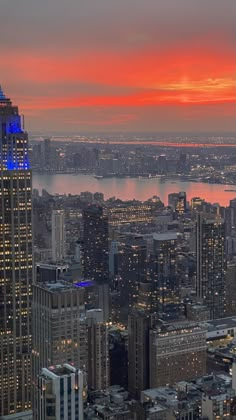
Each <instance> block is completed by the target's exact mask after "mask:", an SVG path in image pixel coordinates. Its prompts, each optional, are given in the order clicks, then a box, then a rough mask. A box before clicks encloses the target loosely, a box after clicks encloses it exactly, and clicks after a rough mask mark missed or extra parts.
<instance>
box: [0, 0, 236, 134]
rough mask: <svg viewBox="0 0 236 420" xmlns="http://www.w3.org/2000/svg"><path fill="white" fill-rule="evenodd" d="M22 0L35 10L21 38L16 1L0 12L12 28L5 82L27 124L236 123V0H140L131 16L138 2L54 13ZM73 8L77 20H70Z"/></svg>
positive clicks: (5, 51) (148, 127)
mask: <svg viewBox="0 0 236 420" xmlns="http://www.w3.org/2000/svg"><path fill="white" fill-rule="evenodd" d="M23 1H24V3H25V4H27V5H28V8H29V12H28V11H27V10H26V16H25V15H22V16H21V18H22V19H23V21H22V23H24V19H25V21H26V20H27V19H26V18H27V17H28V18H29V16H27V13H29V15H30V17H31V20H32V22H31V21H29V25H28V26H24V25H23V26H22V33H21V35H20V36H21V37H22V39H21V38H20V37H19V40H17V43H19V45H18V46H15V45H14V42H11V38H12V37H10V40H9V39H7V35H8V36H9V33H8V30H7V28H6V25H5V20H4V16H5V19H6V17H7V16H8V14H10V8H9V6H7V5H5V14H4V13H3V15H2V16H3V18H2V19H1V16H0V26H2V27H3V28H4V29H5V32H4V30H3V33H5V35H6V36H5V39H4V37H3V38H2V39H1V40H0V47H1V56H0V64H1V80H0V82H1V83H2V84H3V88H4V90H5V91H6V93H7V95H9V96H11V97H12V98H13V99H14V103H17V104H18V105H19V106H20V108H21V111H22V112H23V113H24V114H25V116H26V118H27V127H29V130H31V131H37V130H40V129H41V128H45V129H46V130H53V129H55V131H56V130H57V131H60V130H61V131H68V132H69V131H75V130H78V131H86V130H89V131H97V130H100V129H102V130H104V131H106V130H115V131H117V130H119V131H226V132H227V131H228V132H232V131H235V129H236V122H235V118H234V117H235V112H236V107H235V101H236V74H235V73H236V72H235V69H236V54H235V36H236V31H235V28H234V25H233V21H234V17H236V7H235V2H234V0H226V1H225V2H224V5H222V2H220V1H219V0H206V1H205V8H203V9H202V11H201V10H200V6H199V9H196V7H195V1H194V0H188V1H187V0H179V5H180V8H177V5H176V2H175V1H174V0H166V2H165V5H161V4H159V5H158V4H157V3H158V2H154V1H153V0H148V1H147V3H148V4H147V7H148V6H149V10H148V8H147V10H145V8H144V7H143V5H142V2H141V1H139V0H136V1H137V2H138V5H137V10H135V9H133V10H132V12H131V9H127V17H126V16H125V17H124V16H123V14H122V13H123V9H122V7H124V6H125V4H129V5H130V7H131V6H133V7H134V0H128V3H125V2H124V0H121V1H120V5H118V4H116V5H110V6H109V7H110V8H109V10H108V9H107V8H108V4H110V2H109V1H108V0H100V1H101V7H102V8H101V10H100V9H99V8H98V6H97V8H96V6H95V5H94V4H92V3H91V1H90V0H88V2H87V3H86V4H87V5H83V7H82V4H80V7H81V8H82V10H83V13H84V14H85V15H86V16H85V17H84V18H83V19H82V18H81V19H80V15H79V12H81V10H80V7H79V6H78V5H77V3H76V1H75V0H69V3H70V6H71V8H72V10H71V12H68V16H63V14H62V13H60V9H58V11H56V17H55V16H54V15H53V13H52V11H53V5H54V2H55V1H56V0H51V3H50V10H49V11H48V16H47V13H46V11H43V4H42V7H41V8H40V5H37V6H36V5H32V4H30V0H23ZM44 1H45V0H42V3H44ZM57 1H59V3H60V4H61V5H63V4H64V3H63V2H64V0H57ZM213 3H214V8H212V4H213ZM181 5H182V12H183V15H181ZM94 8H95V10H93V9H94ZM16 9H17V6H16ZM105 10H108V11H107V14H106V13H105ZM3 12H4V6H3ZM72 12H73V13H74V14H75V12H77V14H78V15H77V16H78V22H80V25H78V26H73V24H71V25H70V22H73V19H74V16H72V15H73V13H72ZM141 12H142V13H141ZM234 12H235V14H233V13H234ZM17 13H19V14H20V13H22V12H21V11H20V9H19V8H18V10H16V12H15V14H14V16H12V19H13V21H16V17H17ZM155 13H156V17H157V24H156V25H155V20H154V19H153V16H152V14H153V15H154V16H155ZM174 13H175V15H176V16H175V15H174ZM204 14H206V16H205V15H204ZM159 15H160V16H159ZM36 17H37V21H36V20H35V19H36ZM63 19H64V20H63ZM1 20H2V21H1ZM162 21H163V22H162ZM86 22H87V27H86ZM15 23H16V22H15ZM60 24H61V25H62V26H63V27H64V31H61V33H60V28H59V26H60ZM11 28H13V33H14V25H12V26H11ZM50 28H51V29H50ZM199 28H201V30H199ZM15 30H16V32H17V23H16V29H15ZM31 38H32V40H31ZM4 40H5V42H4ZM47 41H48V42H47ZM3 58H4V59H3Z"/></svg>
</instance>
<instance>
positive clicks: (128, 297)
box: [118, 236, 147, 323]
mask: <svg viewBox="0 0 236 420" xmlns="http://www.w3.org/2000/svg"><path fill="white" fill-rule="evenodd" d="M118 273H119V286H118V288H119V292H120V303H121V308H120V316H121V321H122V322H125V323H127V320H128V311H129V310H130V309H131V308H132V307H133V306H134V304H135V303H136V302H137V297H138V291H139V283H141V282H144V281H145V280H146V275H147V244H146V242H145V241H144V240H143V239H142V238H140V237H139V236H137V237H133V238H128V239H125V240H124V242H121V243H120V246H119V254H118Z"/></svg>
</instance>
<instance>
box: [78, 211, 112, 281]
mask: <svg viewBox="0 0 236 420" xmlns="http://www.w3.org/2000/svg"><path fill="white" fill-rule="evenodd" d="M83 224H84V238H83V239H84V277H85V278H87V279H91V280H95V281H98V282H103V281H107V280H108V278H109V249H108V218H107V216H105V215H104V213H103V208H102V207H97V206H89V207H87V208H86V209H85V210H84V211H83Z"/></svg>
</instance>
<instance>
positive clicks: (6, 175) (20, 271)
mask: <svg viewBox="0 0 236 420" xmlns="http://www.w3.org/2000/svg"><path fill="white" fill-rule="evenodd" d="M31 186H32V182H31V170H30V165H29V159H28V136H27V133H26V132H25V131H24V127H23V123H22V118H21V116H20V115H19V113H18V108H17V107H16V106H13V105H12V102H11V100H10V99H9V98H7V97H6V96H5V95H4V93H3V92H2V90H1V87H0V417H1V416H4V415H7V414H13V413H16V412H20V411H24V410H28V409H29V408H30V406H31V396H30V386H31V362H30V359H31V325H30V317H31V284H32V204H31Z"/></svg>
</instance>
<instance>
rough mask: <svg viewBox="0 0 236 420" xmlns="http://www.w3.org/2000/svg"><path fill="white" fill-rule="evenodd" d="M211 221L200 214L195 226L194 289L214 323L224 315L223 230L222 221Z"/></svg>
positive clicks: (215, 219)
mask: <svg viewBox="0 0 236 420" xmlns="http://www.w3.org/2000/svg"><path fill="white" fill-rule="evenodd" d="M210 217H211V218H208V217H207V215H206V216H205V215H203V214H199V215H198V218H197V223H196V258H197V275H196V289H197V296H198V298H199V299H201V300H202V301H203V303H204V304H205V305H207V306H208V308H209V309H210V317H211V319H217V318H222V317H223V316H224V312H225V270H226V258H225V228H224V222H223V220H222V219H220V218H218V217H215V218H213V217H212V215H211V216H210Z"/></svg>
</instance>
